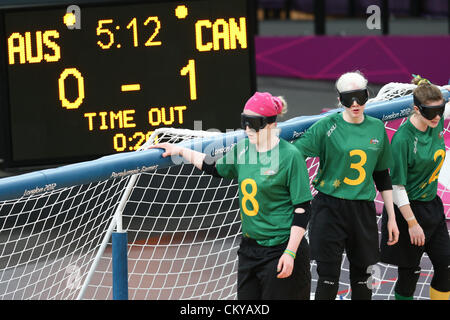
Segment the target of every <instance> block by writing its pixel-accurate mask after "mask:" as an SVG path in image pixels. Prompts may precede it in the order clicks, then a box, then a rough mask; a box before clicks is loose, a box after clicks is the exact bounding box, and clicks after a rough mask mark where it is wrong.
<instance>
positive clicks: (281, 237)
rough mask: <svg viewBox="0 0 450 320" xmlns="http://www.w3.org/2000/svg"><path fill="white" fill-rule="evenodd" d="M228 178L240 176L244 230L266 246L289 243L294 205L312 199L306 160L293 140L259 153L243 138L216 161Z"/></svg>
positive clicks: (238, 179) (281, 141)
mask: <svg viewBox="0 0 450 320" xmlns="http://www.w3.org/2000/svg"><path fill="white" fill-rule="evenodd" d="M216 169H217V172H218V173H219V174H220V175H221V176H222V177H224V178H231V179H233V178H236V179H237V181H238V184H239V204H240V210H241V219H242V233H243V235H244V236H245V237H248V238H251V239H254V240H256V241H257V242H258V243H259V244H260V245H263V246H274V245H279V244H281V243H283V242H286V241H287V240H288V239H289V236H290V230H291V225H292V219H293V211H294V205H295V204H299V203H303V202H305V201H310V200H311V199H312V196H311V191H310V188H309V177H308V171H307V168H306V164H305V161H304V159H303V156H302V155H301V154H300V152H299V151H298V150H297V149H296V148H295V147H294V146H292V145H291V144H290V143H289V142H287V141H285V140H283V139H280V142H279V144H278V146H276V147H275V148H273V149H272V150H269V151H267V152H257V151H256V148H255V145H253V144H251V143H249V141H248V139H243V140H241V141H239V142H238V143H237V145H236V146H234V148H233V149H232V150H230V151H229V152H228V153H227V154H226V155H225V156H224V157H223V158H221V159H219V160H218V161H217V162H216Z"/></svg>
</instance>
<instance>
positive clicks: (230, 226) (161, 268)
mask: <svg viewBox="0 0 450 320" xmlns="http://www.w3.org/2000/svg"><path fill="white" fill-rule="evenodd" d="M389 86H391V87H389ZM385 89H386V88H383V89H382V90H381V91H380V93H379V94H378V95H377V97H376V98H375V99H374V100H372V101H370V103H368V105H367V112H368V113H369V112H372V111H373V112H375V113H374V114H375V115H376V116H377V117H379V118H381V119H382V120H384V121H385V127H386V130H387V132H388V134H389V136H392V134H393V133H394V132H395V130H396V128H398V126H399V125H400V123H401V122H402V121H404V120H405V118H404V117H405V116H407V110H409V107H410V105H411V101H412V99H410V98H411V97H410V96H409V98H407V97H408V95H410V93H411V90H412V85H402V84H394V85H391V84H390V85H388V88H387V89H386V90H385ZM383 90H385V91H383ZM402 99H403V100H402ZM391 101H401V104H400V105H397V104H395V103H391ZM382 109H383V110H384V109H387V110H388V112H384V111H383V112H380V110H382ZM331 112H334V111H331ZM320 117H321V116H314V117H306V118H303V117H300V118H298V119H297V118H296V119H291V120H288V121H285V122H284V123H279V127H280V128H281V135H282V137H284V138H286V139H288V140H293V139H295V138H296V137H298V136H299V135H300V134H301V132H303V131H304V130H305V129H306V128H307V127H308V126H309V125H311V124H312V123H313V122H314V121H316V120H317V119H319V118H320ZM448 130H449V123H448V122H446V125H445V135H444V136H445V138H446V139H447V138H448V137H450V136H449V135H448ZM242 136H243V135H242V132H241V133H239V132H237V134H236V135H233V137H234V138H236V137H238V138H240V137H242ZM199 139H200V140H201V141H203V140H204V139H209V140H210V141H211V139H212V140H213V141H221V143H222V140H223V139H224V138H223V135H222V134H217V133H210V132H197V131H190V130H180V129H161V130H157V131H155V133H154V134H153V135H152V136H151V137H150V139H149V141H148V142H147V143H149V144H153V143H156V142H165V141H170V142H173V143H178V142H180V143H188V142H189V141H198V140H199ZM231 144H232V143H231ZM231 144H229V143H228V144H225V145H224V147H223V148H213V149H212V151H211V150H210V151H211V153H221V152H226V151H227V150H228V148H229V147H230V145H231ZM219 145H220V143H219ZM446 145H447V147H449V146H450V143H447V140H446ZM152 152H153V154H157V155H158V157H153V158H152V159H154V160H153V162H145V168H144V167H143V166H138V168H137V169H136V164H135V162H133V161H131V160H129V159H135V158H137V157H141V156H142V155H145V154H150V153H152ZM159 155H160V153H158V151H157V150H152V151H144V152H140V151H138V152H134V153H132V154H131V155H127V156H126V157H127V161H128V162H129V163H130V164H129V166H128V169H122V167H120V169H119V170H117V169H116V168H114V172H113V174H112V175H111V174H110V175H109V176H110V177H112V178H104V179H98V178H96V177H93V178H92V182H90V183H83V184H81V185H79V184H78V183H75V182H73V183H72V185H70V184H71V183H68V185H67V186H64V187H60V185H61V184H60V183H52V181H53V180H52V178H53V179H56V178H55V177H56V173H55V172H53V171H52V172H42V173H39V175H45V177H46V180H45V183H43V184H41V186H35V185H34V184H31V183H30V184H29V187H27V188H26V189H25V192H24V190H23V186H24V185H26V183H25V182H26V181H28V180H30V179H31V180H33V179H35V178H36V174H33V175H31V176H30V175H23V176H18V177H11V178H5V179H1V180H0V194H1V193H2V190H6V189H8V188H7V186H9V189H8V190H7V192H6V191H5V194H7V195H2V197H3V198H2V200H1V201H0V228H1V234H0V299H20V300H22V299H45V300H47V299H95V300H101V299H111V298H112V282H113V280H112V258H111V256H112V249H111V240H110V238H111V233H112V232H113V231H115V230H116V229H118V228H120V229H123V230H126V231H127V233H128V292H129V299H152V300H153V299H163V300H168V299H235V298H236V270H237V249H238V246H239V242H240V231H241V229H240V217H239V201H238V195H239V193H238V188H237V184H236V182H235V181H233V180H227V179H219V178H214V177H211V176H208V175H206V174H204V173H202V172H201V171H199V170H197V169H196V168H195V167H193V166H192V165H190V164H186V163H183V164H179V165H162V163H163V160H161V159H160V158H159ZM130 157H131V158H130ZM116 158H117V157H114V159H116ZM122 158H123V157H120V159H122ZM155 159H158V160H155ZM99 160H100V163H102V161H103V163H106V162H107V161H108V163H109V162H110V160H111V159H110V158H107V159H103V160H102V159H99ZM95 165H97V163H95ZM307 165H308V170H309V173H310V181H312V180H313V179H314V177H315V175H316V171H317V169H318V159H312V158H310V159H307ZM91 166H94V163H93V162H89V163H86V164H85V165H83V166H82V168H83V169H85V168H90V167H91ZM78 168H79V166H76V165H75V166H73V165H71V166H67V168H64V167H63V168H62V171H64V174H65V175H71V176H74V175H76V173H77V170H78ZM155 168H156V169H155ZM446 168H447V167H446V165H445V164H444V167H443V169H442V173H441V177H440V182H441V183H440V184H439V195H440V196H441V197H442V198H443V200H444V203H445V210H446V211H445V213H446V215H447V217H448V218H450V214H449V207H448V206H449V204H450V201H449V198H448V197H449V194H448V190H447V185H448V183H447V181H446V179H449V177H450V174H449V173H448V171H447V170H448V169H446ZM91 171H92V172H94V171H95V170H91ZM58 172H59V171H58ZM92 175H93V176H95V173H92ZM2 180H3V181H2ZM69 180H70V179H69ZM98 180H101V181H98ZM5 181H6V182H5ZM73 181H77V180H76V179H75V178H74V179H73ZM2 182H3V183H2ZM17 186H20V187H21V188H22V189H21V190H19V191H20V192H18V193H20V194H21V196H19V197H13V196H10V195H11V194H14V192H13V191H14V190H13V189H18V188H19V187H17ZM2 188H3V189H2ZM312 191H313V194H314V193H315V190H314V189H312ZM376 203H377V208H378V211H380V210H381V208H382V201H381V200H380V197H377V200H376ZM379 220H380V219H379ZM306 236H307V235H306ZM421 267H422V273H421V277H420V279H419V283H418V285H417V290H416V292H415V298H416V299H429V297H428V287H429V283H430V281H431V277H432V274H433V270H432V267H431V263H430V261H429V259H428V257H427V256H426V255H425V256H424V257H423V260H422V264H421ZM311 272H312V275H313V282H312V293H313V292H314V290H315V286H316V283H317V275H316V265H315V263H314V262H311ZM373 278H374V280H373V284H374V291H373V293H374V294H373V299H392V298H393V287H394V283H395V280H396V269H395V267H393V266H390V265H385V264H377V265H376V269H374V272H373ZM340 279H341V283H340V288H339V295H338V298H341V299H348V298H349V297H350V295H351V293H350V285H349V274H348V260H347V259H346V258H345V257H344V259H343V262H342V272H341V278H340Z"/></svg>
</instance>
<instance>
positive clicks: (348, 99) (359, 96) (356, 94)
mask: <svg viewBox="0 0 450 320" xmlns="http://www.w3.org/2000/svg"><path fill="white" fill-rule="evenodd" d="M339 100H340V101H341V104H342V105H343V106H345V107H347V108H350V107H351V106H352V105H353V102H355V101H356V103H357V104H359V105H360V106H363V105H365V104H366V102H367V100H369V92H368V91H367V89H358V90H351V91H344V92H339Z"/></svg>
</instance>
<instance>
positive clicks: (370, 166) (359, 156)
mask: <svg viewBox="0 0 450 320" xmlns="http://www.w3.org/2000/svg"><path fill="white" fill-rule="evenodd" d="M294 145H295V146H296V147H297V148H298V149H299V150H300V151H301V152H302V153H303V154H304V155H305V156H309V157H319V158H320V167H319V171H318V174H317V177H316V179H315V180H314V186H315V188H316V189H317V190H318V191H320V192H322V193H325V194H328V195H331V196H334V197H336V198H340V199H347V200H368V201H372V200H374V198H375V196H376V191H375V187H374V181H373V177H372V173H373V171H382V170H386V169H388V168H389V167H390V164H391V163H392V156H391V149H390V145H389V139H388V137H387V134H386V130H385V129H384V125H383V122H382V121H381V120H379V119H376V118H373V117H370V116H367V115H365V116H364V121H363V122H362V123H359V124H354V123H349V122H347V121H345V120H344V119H343V115H342V113H340V112H338V113H335V114H332V115H330V116H327V117H325V118H323V119H321V120H319V121H317V122H316V123H315V124H314V125H312V126H311V127H310V128H309V129H308V130H307V131H306V132H305V133H304V134H303V135H302V136H301V137H300V138H299V139H297V140H296V141H295V142H294Z"/></svg>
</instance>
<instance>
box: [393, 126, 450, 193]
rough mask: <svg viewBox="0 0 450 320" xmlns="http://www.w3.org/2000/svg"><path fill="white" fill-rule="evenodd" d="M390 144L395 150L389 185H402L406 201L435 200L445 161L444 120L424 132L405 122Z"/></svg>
mask: <svg viewBox="0 0 450 320" xmlns="http://www.w3.org/2000/svg"><path fill="white" fill-rule="evenodd" d="M391 144H392V147H393V148H394V150H395V153H394V154H393V157H394V161H395V162H394V166H393V167H392V170H391V175H392V184H394V185H403V186H405V189H406V192H407V194H408V198H409V200H420V201H430V200H432V199H434V198H435V197H436V193H437V186H438V176H439V171H440V170H441V167H442V164H443V163H444V159H445V142H444V119H441V121H440V122H439V124H438V126H437V127H436V128H431V127H428V129H427V130H426V131H425V132H422V131H420V130H418V129H417V128H416V127H415V126H414V125H413V124H412V123H411V121H409V119H408V120H407V121H406V122H405V123H403V124H402V125H401V126H400V127H399V128H398V130H397V132H396V133H395V134H394V136H393V137H392V142H391Z"/></svg>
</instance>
